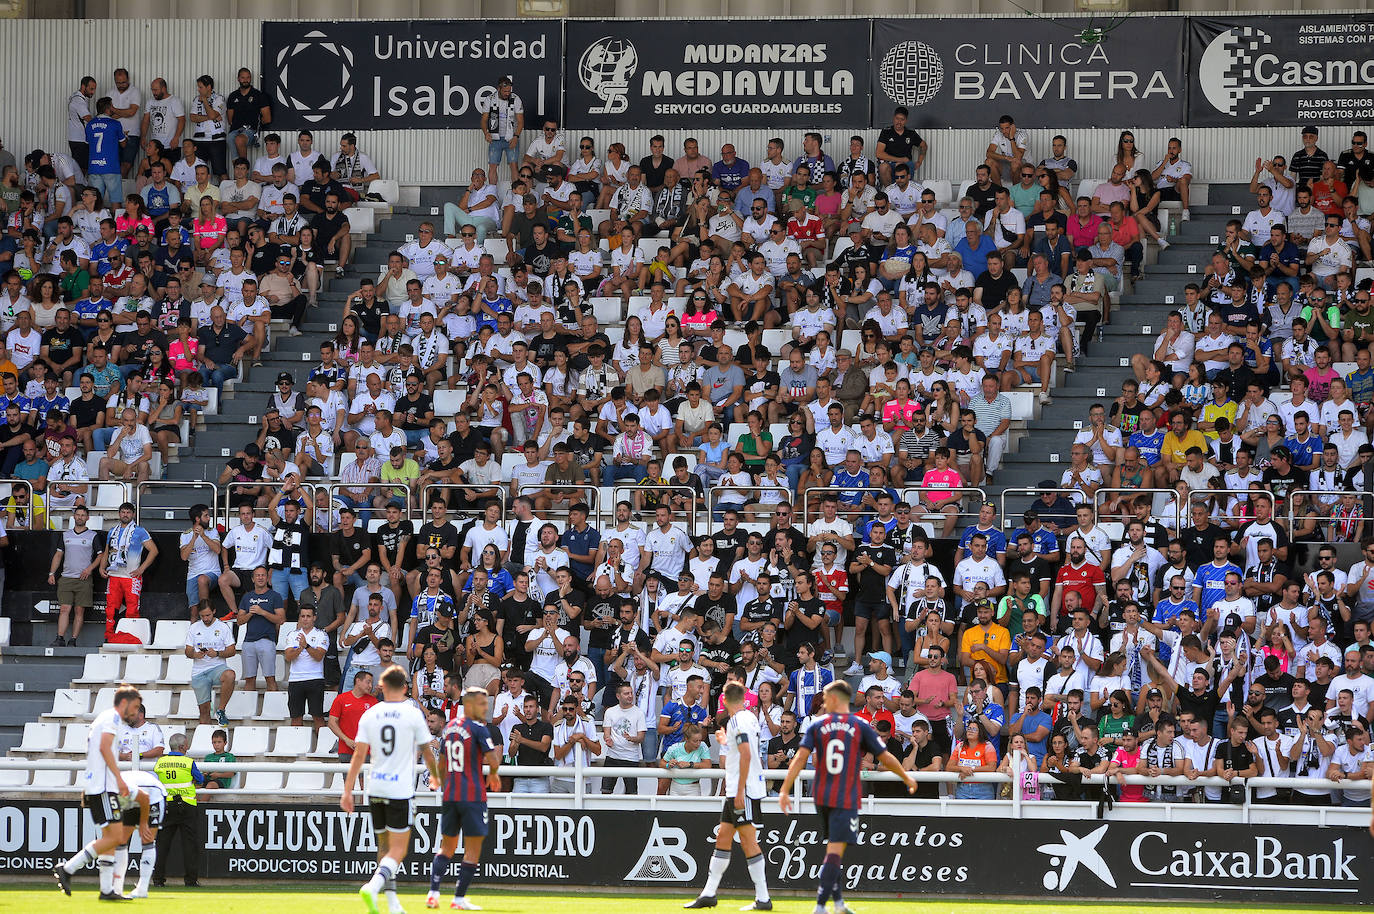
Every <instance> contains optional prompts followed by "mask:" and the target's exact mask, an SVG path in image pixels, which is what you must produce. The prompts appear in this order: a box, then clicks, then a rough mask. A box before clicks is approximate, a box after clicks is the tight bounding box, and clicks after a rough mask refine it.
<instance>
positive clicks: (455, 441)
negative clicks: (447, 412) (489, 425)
mask: <svg viewBox="0 0 1374 914" xmlns="http://www.w3.org/2000/svg"><path fill="white" fill-rule="evenodd" d="M448 443H449V444H451V445H453V459H454V460H457V461H458V462H459V463H463V462H464V461H468V460H471V459H472V458H473V455H474V454H476V453H477V445H479V444H486V443H487V439H486V436H485V435H483V434H482V433H481V432H479V431H478V430H477V429H476V428H475V427H474V426H468V433H467V434H466V435H460V434H458V432H456V431H452V432H449V433H448Z"/></svg>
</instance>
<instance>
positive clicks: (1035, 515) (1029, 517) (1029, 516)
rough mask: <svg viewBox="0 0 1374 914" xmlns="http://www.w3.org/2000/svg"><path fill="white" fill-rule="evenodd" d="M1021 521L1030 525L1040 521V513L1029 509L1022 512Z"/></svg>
mask: <svg viewBox="0 0 1374 914" xmlns="http://www.w3.org/2000/svg"><path fill="white" fill-rule="evenodd" d="M1021 519H1022V520H1023V521H1025V522H1026V523H1028V524H1029V523H1030V522H1031V521H1033V520H1039V519H1040V512H1039V511H1037V510H1035V509H1034V508H1027V509H1026V510H1024V511H1022V512H1021Z"/></svg>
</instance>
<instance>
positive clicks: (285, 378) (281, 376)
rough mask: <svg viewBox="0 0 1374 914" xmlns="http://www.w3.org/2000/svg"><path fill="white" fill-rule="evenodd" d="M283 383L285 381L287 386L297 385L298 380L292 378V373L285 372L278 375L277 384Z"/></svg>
mask: <svg viewBox="0 0 1374 914" xmlns="http://www.w3.org/2000/svg"><path fill="white" fill-rule="evenodd" d="M282 381H285V382H286V383H287V384H295V383H296V379H295V378H293V377H291V372H289V371H283V372H282V373H281V374H279V375H277V383H278V384H280V383H281V382H282Z"/></svg>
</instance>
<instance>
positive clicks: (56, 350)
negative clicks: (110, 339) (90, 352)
mask: <svg viewBox="0 0 1374 914" xmlns="http://www.w3.org/2000/svg"><path fill="white" fill-rule="evenodd" d="M85 344H86V338H85V337H83V336H82V335H81V331H79V330H77V329H76V328H75V327H68V328H67V329H66V330H58V329H57V328H56V327H49V328H48V329H47V330H44V331H43V342H42V345H44V346H47V347H48V361H49V362H65V361H67V359H70V358H71V357H72V353H73V352H75V351H76V348H77V347H78V346H84V345H85Z"/></svg>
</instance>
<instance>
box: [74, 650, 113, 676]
mask: <svg viewBox="0 0 1374 914" xmlns="http://www.w3.org/2000/svg"><path fill="white" fill-rule="evenodd" d="M123 668H124V658H123V657H121V656H120V655H119V654H100V653H97V654H87V655H86V666H85V669H84V670H82V673H81V676H80V677H79V678H77V679H73V680H72V682H74V683H78V684H80V683H106V682H119V673H120V670H122V669H123Z"/></svg>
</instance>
